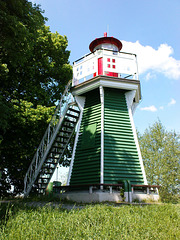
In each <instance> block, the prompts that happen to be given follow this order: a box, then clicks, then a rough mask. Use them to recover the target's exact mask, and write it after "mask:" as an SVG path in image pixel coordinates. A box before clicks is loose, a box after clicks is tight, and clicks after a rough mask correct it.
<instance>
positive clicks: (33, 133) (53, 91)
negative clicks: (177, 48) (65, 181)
mask: <svg viewBox="0 0 180 240" xmlns="http://www.w3.org/2000/svg"><path fill="white" fill-rule="evenodd" d="M42 13H43V11H42V10H41V9H40V7H39V6H36V5H33V4H32V3H31V2H29V1H27V0H16V1H14V0H0V29H1V31H0V111H1V115H0V154H1V158H0V159H1V162H0V167H1V170H2V171H3V177H2V179H1V183H0V188H1V189H2V188H3V187H4V188H3V191H2V192H4V193H5V189H6V190H8V189H9V187H10V185H14V189H15V190H14V194H16V193H18V192H22V189H23V179H24V176H25V173H26V171H27V169H28V166H29V164H30V162H31V160H32V157H33V155H34V153H35V150H36V148H37V146H38V144H39V142H40V140H41V138H42V136H43V134H44V132H45V130H46V127H47V123H48V122H49V120H50V118H51V116H52V114H53V112H54V107H52V106H54V105H55V103H56V102H57V101H58V100H59V99H60V98H61V94H62V92H63V91H64V87H65V85H66V84H67V82H68V81H69V80H70V79H71V77H72V67H71V66H70V65H69V62H68V59H69V54H70V52H69V51H68V50H66V48H67V45H68V42H67V38H66V36H61V35H60V34H59V33H57V32H56V33H52V32H51V31H50V29H49V27H47V26H45V21H46V18H45V17H44V16H43V15H42ZM2 182H3V183H2ZM5 183H6V184H5ZM6 185H7V186H6ZM5 186H6V187H5ZM2 192H1V194H2ZM6 193H7V192H6Z"/></svg>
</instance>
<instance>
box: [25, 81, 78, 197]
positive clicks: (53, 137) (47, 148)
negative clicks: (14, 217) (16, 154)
mask: <svg viewBox="0 0 180 240" xmlns="http://www.w3.org/2000/svg"><path fill="white" fill-rule="evenodd" d="M70 86H71V81H70V82H69V83H68V85H67V87H66V89H65V91H64V93H63V95H62V98H61V100H60V102H59V104H58V106H57V108H56V111H55V114H54V115H53V117H52V119H51V121H50V123H49V125H48V128H47V130H46V132H45V134H44V136H43V138H42V140H41V143H40V145H39V147H38V149H37V151H36V153H35V155H34V158H33V160H32V162H31V164H30V166H29V168H28V171H27V173H26V176H25V178H24V197H27V196H28V195H29V193H30V192H31V191H32V189H33V187H34V186H36V188H37V191H38V193H39V194H44V193H45V190H46V188H47V185H48V183H49V181H50V180H51V177H52V175H53V173H54V171H55V169H56V167H57V164H58V163H62V162H63V156H64V152H65V150H66V148H67V146H68V143H69V141H70V139H71V137H72V134H73V132H74V130H75V127H76V124H77V122H78V119H79V115H80V110H79V108H78V106H77V104H76V102H75V99H74V97H73V95H72V94H71V93H70Z"/></svg>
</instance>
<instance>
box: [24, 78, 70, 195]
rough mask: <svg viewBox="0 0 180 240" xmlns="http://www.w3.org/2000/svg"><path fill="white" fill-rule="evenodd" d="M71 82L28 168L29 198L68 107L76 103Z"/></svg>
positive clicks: (27, 191) (25, 181)
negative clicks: (71, 91) (71, 89)
mask: <svg viewBox="0 0 180 240" xmlns="http://www.w3.org/2000/svg"><path fill="white" fill-rule="evenodd" d="M71 82H72V81H69V83H68V85H67V87H66V89H65V91H64V93H63V95H62V97H61V100H60V102H59V104H58V105H57V107H56V110H55V113H54V115H53V117H52V119H51V121H50V123H49V125H48V128H47V130H46V132H45V134H44V136H43V138H42V140H41V143H40V145H39V147H38V148H37V151H36V153H35V155H34V158H33V160H32V162H31V164H30V166H29V168H28V171H27V173H26V176H25V178H24V195H25V196H27V195H28V194H29V192H30V190H31V188H32V185H33V184H34V182H35V180H36V178H37V176H38V174H39V171H40V169H41V167H42V165H43V163H44V160H45V158H46V157H47V154H48V152H49V150H50V148H51V145H52V142H53V141H54V138H55V137H56V133H57V132H58V130H59V127H60V123H61V118H62V117H63V116H64V114H65V113H66V111H67V107H68V105H69V104H70V103H73V102H74V97H73V96H72V94H71V93H70V87H71Z"/></svg>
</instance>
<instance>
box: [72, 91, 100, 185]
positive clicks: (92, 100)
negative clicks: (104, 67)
mask: <svg viewBox="0 0 180 240" xmlns="http://www.w3.org/2000/svg"><path fill="white" fill-rule="evenodd" d="M95 125H96V127H95ZM95 128H96V130H95ZM88 129H93V130H92V131H93V133H92V144H91V142H90V144H89V145H88V146H87V144H84V143H83V142H82V141H83V140H84V141H85V139H86V136H89V134H91V132H88V134H87V132H86V131H87V130H88ZM94 130H95V133H94ZM100 141H101V104H100V95H99V89H96V90H93V91H91V92H88V93H87V94H86V101H85V107H84V111H83V117H82V122H81V127H80V134H79V139H78V143H77V148H76V153H75V159H74V165H73V169H72V175H71V179H70V185H75V184H88V183H100V146H101V143H100Z"/></svg>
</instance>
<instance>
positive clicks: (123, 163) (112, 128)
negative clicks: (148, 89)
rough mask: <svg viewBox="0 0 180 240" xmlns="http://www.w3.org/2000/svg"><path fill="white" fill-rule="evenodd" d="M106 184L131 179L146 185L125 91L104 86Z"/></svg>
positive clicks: (135, 182) (133, 181) (134, 182)
mask: <svg viewBox="0 0 180 240" xmlns="http://www.w3.org/2000/svg"><path fill="white" fill-rule="evenodd" d="M104 98H105V103H104V183H110V184H116V183H118V181H119V180H121V179H128V180H130V181H131V182H132V183H133V184H143V183H144V181H143V174H142V171H141V166H140V162H139V157H138V152H137V148H136V144H135V140H134V136H133V131H132V127H131V123H130V118H129V113H128V108H127V104H126V99H125V91H124V90H119V89H113V88H105V89H104Z"/></svg>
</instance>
